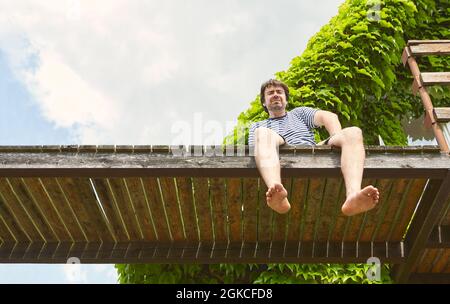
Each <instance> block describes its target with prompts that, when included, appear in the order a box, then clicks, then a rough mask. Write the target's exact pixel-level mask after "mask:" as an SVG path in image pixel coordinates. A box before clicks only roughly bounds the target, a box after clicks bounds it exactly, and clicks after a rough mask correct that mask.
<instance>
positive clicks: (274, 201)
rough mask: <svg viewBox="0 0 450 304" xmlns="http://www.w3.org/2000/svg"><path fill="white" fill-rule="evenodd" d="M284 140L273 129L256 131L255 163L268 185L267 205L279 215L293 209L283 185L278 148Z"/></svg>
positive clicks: (262, 128)
mask: <svg viewBox="0 0 450 304" xmlns="http://www.w3.org/2000/svg"><path fill="white" fill-rule="evenodd" d="M282 144H284V139H283V138H282V137H281V136H280V135H278V134H277V133H276V132H274V131H273V130H271V129H268V128H264V127H260V128H257V129H256V130H255V162H256V167H257V168H258V170H259V173H260V174H261V176H262V178H263V180H264V182H265V183H266V185H267V188H268V190H267V192H266V200H267V205H268V206H269V207H270V208H272V209H273V210H275V211H276V212H278V213H286V212H288V211H289V209H290V208H291V205H290V204H289V201H288V199H287V191H286V189H285V188H284V187H283V185H282V184H281V169H280V160H279V158H278V153H277V150H278V147H279V146H280V145H282Z"/></svg>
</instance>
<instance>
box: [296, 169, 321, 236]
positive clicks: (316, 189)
mask: <svg viewBox="0 0 450 304" xmlns="http://www.w3.org/2000/svg"><path fill="white" fill-rule="evenodd" d="M324 186H325V182H324V181H323V179H319V178H311V180H310V182H309V187H308V200H307V203H306V211H305V213H304V226H303V231H302V232H303V235H302V238H301V241H306V242H308V241H313V240H314V227H315V223H316V220H317V216H318V214H319V212H320V203H321V201H322V196H323V191H324Z"/></svg>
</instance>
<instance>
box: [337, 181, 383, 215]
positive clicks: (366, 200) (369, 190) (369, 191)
mask: <svg viewBox="0 0 450 304" xmlns="http://www.w3.org/2000/svg"><path fill="white" fill-rule="evenodd" d="M379 199H380V193H379V192H378V189H377V188H375V187H374V186H372V185H370V186H367V187H365V188H364V189H362V190H359V191H358V192H355V193H353V194H350V195H349V196H348V197H347V200H346V201H345V203H344V205H342V213H343V214H345V215H347V216H352V215H356V214H359V213H362V212H366V211H369V210H371V209H372V208H374V207H375V206H376V205H377V204H378V200H379Z"/></svg>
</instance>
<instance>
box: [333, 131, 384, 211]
mask: <svg viewBox="0 0 450 304" xmlns="http://www.w3.org/2000/svg"><path fill="white" fill-rule="evenodd" d="M328 143H329V144H330V145H333V146H337V147H341V170H342V175H343V176H344V181H345V188H346V193H347V199H346V200H345V202H344V204H343V205H342V213H344V214H345V215H348V216H352V215H356V214H358V213H362V212H366V211H369V210H371V209H372V208H374V207H375V206H376V204H377V203H378V200H379V197H380V194H379V192H378V189H377V188H375V187H374V186H372V185H369V186H367V187H365V188H364V189H361V182H362V176H363V170H364V159H365V151H364V145H363V138H362V132H361V129H359V128H357V127H351V128H345V129H343V130H342V131H340V132H338V133H336V134H335V135H333V137H332V138H331V139H330V140H329V142H328Z"/></svg>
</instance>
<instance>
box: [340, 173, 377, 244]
mask: <svg viewBox="0 0 450 304" xmlns="http://www.w3.org/2000/svg"><path fill="white" fill-rule="evenodd" d="M374 184H375V180H372V179H363V180H362V183H361V189H364V188H365V187H367V186H368V185H374ZM380 195H381V194H380ZM377 208H379V206H377V207H375V208H374V209H372V210H369V211H367V212H364V213H360V214H357V215H354V216H351V217H349V221H350V223H349V226H348V228H347V229H348V230H347V231H346V232H345V233H344V242H356V241H357V240H358V237H359V232H360V229H361V226H362V225H363V221H364V218H365V217H367V215H368V214H370V213H375V212H376V210H377Z"/></svg>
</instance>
